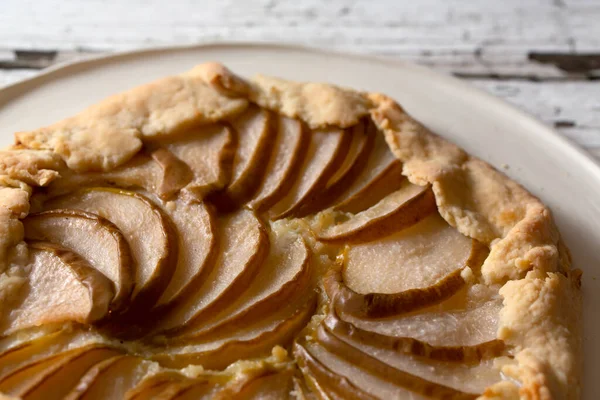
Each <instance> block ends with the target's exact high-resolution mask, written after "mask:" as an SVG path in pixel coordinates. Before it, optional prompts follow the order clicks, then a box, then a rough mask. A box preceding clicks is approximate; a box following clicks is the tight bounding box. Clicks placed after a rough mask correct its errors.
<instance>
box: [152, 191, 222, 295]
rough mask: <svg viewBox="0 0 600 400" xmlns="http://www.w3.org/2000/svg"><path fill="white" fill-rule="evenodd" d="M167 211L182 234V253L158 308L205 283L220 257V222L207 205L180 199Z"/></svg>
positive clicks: (180, 238) (179, 237)
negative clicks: (218, 242)
mask: <svg viewBox="0 0 600 400" xmlns="http://www.w3.org/2000/svg"><path fill="white" fill-rule="evenodd" d="M163 210H164V211H165V213H166V214H167V215H168V216H169V217H170V219H171V221H173V223H174V224H175V226H176V227H177V230H178V231H179V235H178V241H179V244H178V248H179V250H178V252H177V254H178V259H177V266H176V267H175V271H174V272H173V276H172V277H171V281H170V282H169V284H168V286H167V287H166V289H165V290H164V291H163V293H162V296H161V297H160V300H159V301H158V305H164V304H167V303H171V302H175V301H176V299H178V298H180V297H182V296H185V295H186V293H187V294H189V293H190V292H191V290H194V289H195V288H197V287H198V285H200V284H202V282H203V280H204V278H205V277H206V275H207V274H208V273H210V267H211V266H212V264H213V263H214V261H215V257H216V256H217V254H218V244H217V232H216V231H217V226H216V225H217V222H216V221H215V217H214V216H213V214H214V211H213V210H212V209H211V208H210V207H209V206H208V205H207V204H206V203H198V202H189V203H188V202H184V201H181V200H176V201H172V202H169V203H167V204H166V205H165V206H164V208H163Z"/></svg>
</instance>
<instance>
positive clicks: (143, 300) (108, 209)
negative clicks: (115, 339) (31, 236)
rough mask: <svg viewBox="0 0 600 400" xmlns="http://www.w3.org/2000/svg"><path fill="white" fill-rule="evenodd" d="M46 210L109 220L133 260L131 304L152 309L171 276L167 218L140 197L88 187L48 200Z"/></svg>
mask: <svg viewBox="0 0 600 400" xmlns="http://www.w3.org/2000/svg"><path fill="white" fill-rule="evenodd" d="M45 208H46V209H78V210H83V211H86V212H89V213H93V214H96V215H99V216H100V217H103V218H106V219H108V220H110V221H111V222H112V223H113V224H115V225H116V226H117V228H119V230H120V231H121V233H123V235H124V236H125V238H126V240H127V243H128V244H129V248H130V249H131V254H132V256H133V258H134V260H135V266H136V268H135V288H134V291H133V294H132V297H133V299H134V300H133V301H134V303H137V304H140V305H142V306H143V307H145V308H147V307H149V306H152V305H153V304H154V302H156V300H157V299H158V297H159V296H160V295H161V293H162V291H163V290H164V289H165V287H166V286H167V284H168V283H169V280H170V279H171V276H172V275H173V271H174V269H175V268H174V267H175V263H176V260H177V246H176V233H175V231H174V229H173V228H172V226H171V223H170V221H169V219H168V217H167V216H166V215H165V213H163V212H162V211H161V210H160V209H159V208H158V207H157V206H155V205H154V204H153V203H152V202H151V201H150V200H148V199H147V198H146V197H145V196H142V195H141V194H138V193H135V192H131V191H127V190H121V189H112V188H91V189H84V190H80V191H77V192H75V193H72V194H69V195H66V196H61V197H59V198H57V199H52V200H50V201H49V202H48V203H46V204H45Z"/></svg>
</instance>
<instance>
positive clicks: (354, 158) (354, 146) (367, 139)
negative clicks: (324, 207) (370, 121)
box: [325, 121, 375, 194]
mask: <svg viewBox="0 0 600 400" xmlns="http://www.w3.org/2000/svg"><path fill="white" fill-rule="evenodd" d="M347 135H350V136H351V142H350V147H349V148H348V152H347V154H346V156H345V158H344V161H343V162H342V164H341V165H340V167H339V168H338V170H337V171H335V173H334V174H333V175H332V176H331V177H330V178H329V180H328V181H327V184H326V185H325V190H326V191H327V193H328V194H333V192H337V190H334V191H332V188H334V187H340V188H341V187H347V184H348V182H349V181H350V180H351V179H352V177H356V175H357V174H358V173H360V172H361V171H362V168H363V167H364V165H365V163H366V162H367V161H368V156H369V153H370V150H371V149H372V147H373V143H374V139H375V135H372V134H371V132H368V131H367V123H366V122H364V121H362V122H360V123H358V124H357V125H355V126H354V127H352V128H351V130H350V131H349V132H348V133H347Z"/></svg>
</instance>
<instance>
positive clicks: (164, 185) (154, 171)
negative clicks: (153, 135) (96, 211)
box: [49, 148, 193, 198]
mask: <svg viewBox="0 0 600 400" xmlns="http://www.w3.org/2000/svg"><path fill="white" fill-rule="evenodd" d="M192 178H193V174H192V171H191V170H190V168H189V167H188V166H187V164H185V163H184V162H183V161H181V160H180V159H178V158H177V157H175V156H174V155H173V154H172V153H171V152H170V151H168V150H167V149H165V148H158V149H156V150H154V151H151V152H149V153H146V152H141V153H138V154H137V155H136V156H134V157H133V158H132V159H131V160H130V161H128V162H127V163H126V164H124V165H121V166H119V167H117V168H115V169H113V170H110V171H103V172H88V173H75V172H72V171H70V170H66V171H61V179H57V180H56V181H54V182H52V184H51V185H50V187H49V193H50V194H51V195H59V194H63V193H65V192H70V191H72V190H76V189H80V188H81V187H96V186H106V185H112V186H118V187H121V188H134V189H145V190H146V191H148V192H151V193H156V194H157V195H158V196H160V197H161V198H169V197H172V196H173V195H174V194H176V193H177V192H178V191H179V190H180V189H182V188H183V187H185V186H186V185H187V184H188V183H189V182H190V181H191V180H192Z"/></svg>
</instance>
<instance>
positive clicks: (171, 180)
mask: <svg viewBox="0 0 600 400" xmlns="http://www.w3.org/2000/svg"><path fill="white" fill-rule="evenodd" d="M150 156H151V157H152V159H153V160H154V161H156V162H157V163H158V165H160V167H161V174H160V175H159V174H156V173H154V174H152V175H151V177H155V178H154V180H149V181H146V182H154V183H153V184H152V185H151V186H150V191H151V192H153V193H157V194H158V195H159V196H160V197H161V198H163V199H168V198H170V197H172V196H173V195H175V194H176V193H177V192H179V190H181V189H182V188H184V187H185V186H186V185H187V184H188V183H190V182H191V181H192V180H193V179H194V173H193V172H192V170H191V168H190V167H189V166H188V165H187V164H186V163H184V162H183V161H181V160H180V159H179V158H177V157H175V155H173V153H171V152H170V151H169V150H167V149H165V148H158V149H156V150H154V151H152V152H151V153H150ZM146 169H149V168H148V167H146ZM152 169H154V168H152ZM156 177H157V178H158V179H157V178H156ZM138 186H140V187H143V188H146V189H148V185H147V184H146V186H143V185H138ZM152 189H154V190H152Z"/></svg>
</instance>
